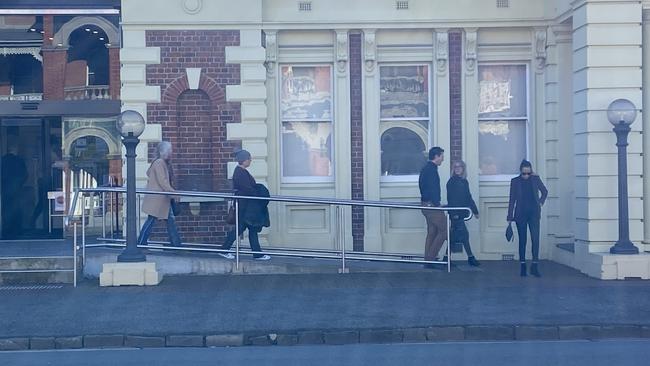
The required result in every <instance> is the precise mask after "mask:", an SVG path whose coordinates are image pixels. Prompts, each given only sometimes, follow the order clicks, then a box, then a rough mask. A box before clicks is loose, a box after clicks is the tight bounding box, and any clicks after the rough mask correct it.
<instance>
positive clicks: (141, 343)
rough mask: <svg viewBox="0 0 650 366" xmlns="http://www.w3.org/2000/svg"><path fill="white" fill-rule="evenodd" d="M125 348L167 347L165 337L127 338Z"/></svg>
mask: <svg viewBox="0 0 650 366" xmlns="http://www.w3.org/2000/svg"><path fill="white" fill-rule="evenodd" d="M124 346H126V347H136V348H151V347H156V348H160V347H165V337H146V336H130V335H128V336H126V339H124Z"/></svg>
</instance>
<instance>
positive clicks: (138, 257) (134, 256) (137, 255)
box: [117, 250, 147, 262]
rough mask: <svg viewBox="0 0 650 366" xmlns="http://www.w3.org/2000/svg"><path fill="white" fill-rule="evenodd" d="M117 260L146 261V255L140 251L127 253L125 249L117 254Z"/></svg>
mask: <svg viewBox="0 0 650 366" xmlns="http://www.w3.org/2000/svg"><path fill="white" fill-rule="evenodd" d="M117 261H118V262H146V261H147V257H146V256H145V255H144V253H142V252H141V251H139V250H138V251H137V252H133V253H127V252H126V251H125V252H123V253H122V254H120V255H118V256H117Z"/></svg>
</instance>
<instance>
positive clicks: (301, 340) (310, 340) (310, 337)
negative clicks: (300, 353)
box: [298, 330, 324, 344]
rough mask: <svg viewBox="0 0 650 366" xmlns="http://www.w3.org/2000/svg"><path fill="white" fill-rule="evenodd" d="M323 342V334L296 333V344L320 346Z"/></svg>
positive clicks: (319, 332) (310, 331)
mask: <svg viewBox="0 0 650 366" xmlns="http://www.w3.org/2000/svg"><path fill="white" fill-rule="evenodd" d="M323 342H324V338H323V332H321V331H317V330H308V331H304V332H298V344H322V343H323Z"/></svg>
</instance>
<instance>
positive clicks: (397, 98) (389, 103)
mask: <svg viewBox="0 0 650 366" xmlns="http://www.w3.org/2000/svg"><path fill="white" fill-rule="evenodd" d="M379 75H380V76H379V80H380V104H381V107H380V109H381V118H404V117H406V118H418V117H424V118H426V117H428V116H429V75H428V67H427V66H426V65H419V66H382V67H380V69H379Z"/></svg>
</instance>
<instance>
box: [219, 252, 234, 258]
mask: <svg viewBox="0 0 650 366" xmlns="http://www.w3.org/2000/svg"><path fill="white" fill-rule="evenodd" d="M219 255H220V256H222V257H224V258H226V259H235V256H234V255H232V253H225V254H224V253H219Z"/></svg>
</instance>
